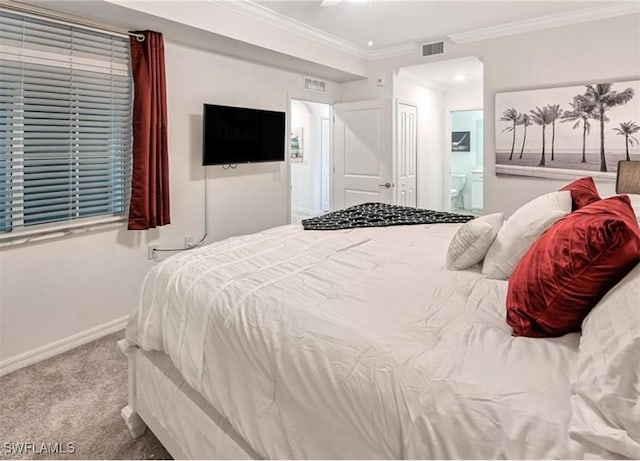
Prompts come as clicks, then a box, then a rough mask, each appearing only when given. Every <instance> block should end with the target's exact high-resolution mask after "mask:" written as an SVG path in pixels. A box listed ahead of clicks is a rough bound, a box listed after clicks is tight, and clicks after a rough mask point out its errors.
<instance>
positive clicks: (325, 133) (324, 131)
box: [320, 117, 331, 212]
mask: <svg viewBox="0 0 640 461" xmlns="http://www.w3.org/2000/svg"><path fill="white" fill-rule="evenodd" d="M320 131H321V133H320V136H322V139H321V147H320V150H321V153H322V211H323V212H326V211H330V210H331V122H330V120H329V119H328V118H326V117H322V120H321V125H320Z"/></svg>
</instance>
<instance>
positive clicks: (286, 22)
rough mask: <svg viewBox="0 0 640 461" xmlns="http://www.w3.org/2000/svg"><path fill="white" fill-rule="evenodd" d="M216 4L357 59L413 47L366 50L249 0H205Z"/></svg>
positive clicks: (406, 51)
mask: <svg viewBox="0 0 640 461" xmlns="http://www.w3.org/2000/svg"><path fill="white" fill-rule="evenodd" d="M207 1H209V2H211V3H215V4H216V5H220V6H222V7H224V8H227V9H229V10H232V11H235V12H237V13H240V14H243V15H245V16H248V17H250V18H253V19H256V20H258V21H261V22H264V23H265V24H269V25H271V26H274V27H277V28H279V29H282V30H284V31H287V32H290V33H292V34H296V35H298V36H300V37H304V38H307V39H310V40H313V41H314V42H316V43H320V44H321V45H325V46H329V47H331V48H334V49H336V50H338V51H342V52H343V53H346V54H349V55H351V56H355V57H357V58H361V59H366V60H368V61H371V60H376V59H385V58H390V57H393V56H401V55H405V54H410V53H412V52H414V51H415V50H416V44H415V43H403V44H400V45H395V46H389V47H385V48H380V49H378V50H369V49H368V48H365V47H363V46H358V45H355V44H353V43H351V42H349V41H347V40H344V39H342V38H340V37H337V36H335V35H332V34H329V33H327V32H324V31H322V30H320V29H317V28H315V27H312V26H310V25H308V24H305V23H304V22H302V21H298V20H297V19H293V18H290V17H289V16H285V15H284V14H282V13H278V12H277V11H274V10H272V9H270V8H267V7H265V6H262V5H260V4H257V3H254V2H252V1H251V0H244V1H237V0H207Z"/></svg>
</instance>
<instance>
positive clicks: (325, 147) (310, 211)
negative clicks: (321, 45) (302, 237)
mask: <svg viewBox="0 0 640 461" xmlns="http://www.w3.org/2000/svg"><path fill="white" fill-rule="evenodd" d="M290 110H291V111H290V113H291V133H290V138H289V156H290V161H291V174H290V175H289V178H290V184H289V187H290V189H291V195H290V197H291V216H290V219H291V222H292V223H298V222H300V221H302V220H303V219H305V218H309V217H313V216H318V215H321V214H323V213H326V212H327V211H331V209H332V205H333V203H332V202H333V200H332V197H331V195H332V194H331V187H332V184H331V172H332V169H333V165H332V159H331V125H332V124H331V116H332V107H331V105H329V104H325V103H319V102H313V101H303V100H299V99H291V108H290Z"/></svg>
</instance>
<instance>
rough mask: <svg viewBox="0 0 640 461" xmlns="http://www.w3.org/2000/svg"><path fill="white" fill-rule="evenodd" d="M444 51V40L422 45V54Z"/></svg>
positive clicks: (428, 54)
mask: <svg viewBox="0 0 640 461" xmlns="http://www.w3.org/2000/svg"><path fill="white" fill-rule="evenodd" d="M442 53H444V42H435V43H425V44H424V45H422V56H423V57H424V56H431V55H434V54H442Z"/></svg>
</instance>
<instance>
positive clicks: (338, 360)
mask: <svg viewBox="0 0 640 461" xmlns="http://www.w3.org/2000/svg"><path fill="white" fill-rule="evenodd" d="M459 226H460V225H459V224H432V225H407V226H394V227H382V228H364V229H346V230H335V231H304V230H302V228H301V227H300V226H299V225H289V226H283V227H278V228H274V229H269V230H267V231H264V232H261V233H257V234H254V235H248V236H241V237H234V238H230V239H227V240H224V241H221V242H217V243H214V244H211V245H208V246H206V247H203V248H200V249H197V250H193V251H189V252H184V253H181V254H178V255H176V256H174V257H171V258H169V259H167V260H164V261H162V262H160V263H159V264H158V265H157V266H156V267H155V268H154V269H152V270H151V272H150V273H149V274H148V275H147V277H146V280H145V283H144V289H143V291H142V295H141V300H140V305H139V308H138V310H137V311H136V312H135V313H134V314H133V315H132V316H131V318H130V322H129V325H128V327H127V334H126V339H125V340H123V341H122V343H121V344H120V346H121V348H122V350H123V351H124V352H126V354H127V355H128V357H129V367H130V368H129V376H130V382H129V386H130V387H129V405H128V406H127V407H126V408H125V409H123V410H122V414H123V417H124V418H125V420H126V422H127V424H128V426H129V429H130V431H131V433H132V434H133V435H134V436H137V435H139V434H141V433H142V432H143V431H144V428H145V427H146V426H147V425H148V426H149V427H150V428H151V429H152V430H153V432H154V433H155V434H156V436H158V438H159V439H160V441H161V442H162V443H163V444H164V445H165V446H166V447H167V449H168V450H169V452H170V453H171V454H172V455H173V456H174V457H179V458H232V459H240V458H270V459H292V458H297V459H344V458H354V459H363V458H366V459H380V458H384V459H396V458H405V459H406V458H414V459H415V458H422V459H424V458H437V459H451V458H476V459H477V458H485V459H495V458H517V459H523V458H538V459H539V458H572V459H575V458H583V457H590V456H595V457H598V456H612V454H611V453H610V452H607V451H604V450H602V449H599V448H596V447H594V446H592V445H590V444H588V443H578V442H576V441H575V440H573V439H570V438H569V436H568V425H569V422H570V418H571V414H572V409H571V385H572V382H573V381H574V379H575V375H576V373H577V363H578V347H579V343H580V335H579V334H578V333H572V334H567V335H564V336H562V337H559V338H536V339H532V338H522V337H512V336H511V329H510V328H509V326H508V325H507V324H506V323H505V311H504V309H505V308H504V299H505V295H506V290H507V282H506V281H502V280H489V279H486V278H484V277H483V276H482V274H481V269H480V267H479V266H475V267H473V268H471V269H468V270H464V271H456V272H453V271H449V270H447V269H446V268H445V259H446V253H447V248H448V246H449V243H450V241H451V239H452V237H453V235H454V234H455V233H456V231H457V229H458V228H459Z"/></svg>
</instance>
